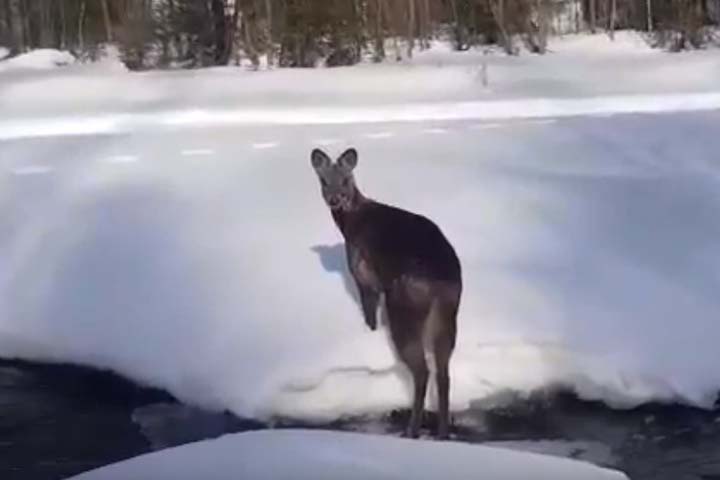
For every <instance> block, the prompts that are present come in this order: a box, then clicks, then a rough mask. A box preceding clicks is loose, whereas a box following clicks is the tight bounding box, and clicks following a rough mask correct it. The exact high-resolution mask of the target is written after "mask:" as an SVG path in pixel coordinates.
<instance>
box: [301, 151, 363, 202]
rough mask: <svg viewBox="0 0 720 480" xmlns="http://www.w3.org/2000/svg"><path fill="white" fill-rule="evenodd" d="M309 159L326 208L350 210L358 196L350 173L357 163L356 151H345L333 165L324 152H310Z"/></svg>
mask: <svg viewBox="0 0 720 480" xmlns="http://www.w3.org/2000/svg"><path fill="white" fill-rule="evenodd" d="M310 159H311V161H312V166H313V168H314V169H315V173H317V176H318V179H319V180H320V188H321V189H322V195H323V198H324V199H325V203H327V206H328V207H330V209H331V210H349V209H350V208H352V206H353V202H354V201H355V200H356V198H357V195H358V191H357V187H356V186H355V178H354V177H353V173H352V172H353V169H354V168H355V166H356V165H357V162H358V154H357V150H355V149H354V148H349V149H347V150H345V152H344V153H343V154H342V155H340V157H338V159H337V161H336V162H335V163H333V161H332V160H331V159H330V157H328V156H327V154H326V153H325V152H323V151H322V150H320V149H317V148H316V149H315V150H313V151H312V154H311V155H310Z"/></svg>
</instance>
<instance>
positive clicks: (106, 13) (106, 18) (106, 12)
mask: <svg viewBox="0 0 720 480" xmlns="http://www.w3.org/2000/svg"><path fill="white" fill-rule="evenodd" d="M100 5H101V6H102V13H103V25H104V26H105V40H106V41H107V43H112V42H113V32H112V25H111V24H110V8H109V7H108V3H107V0H100Z"/></svg>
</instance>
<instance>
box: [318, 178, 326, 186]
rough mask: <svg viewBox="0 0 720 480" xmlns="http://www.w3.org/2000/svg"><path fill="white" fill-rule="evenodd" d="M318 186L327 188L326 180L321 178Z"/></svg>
mask: <svg viewBox="0 0 720 480" xmlns="http://www.w3.org/2000/svg"><path fill="white" fill-rule="evenodd" d="M320 185H322V186H323V187H327V186H328V183H327V180H325V179H324V178H321V179H320Z"/></svg>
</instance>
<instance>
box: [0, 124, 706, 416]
mask: <svg viewBox="0 0 720 480" xmlns="http://www.w3.org/2000/svg"><path fill="white" fill-rule="evenodd" d="M717 125H718V113H717V112H706V113H702V114H701V113H694V114H669V115H648V116H618V117H614V118H612V119H606V118H591V119H582V118H568V119H564V120H559V121H557V122H556V123H544V124H538V123H532V122H526V123H521V122H516V123H512V122H508V123H505V124H503V123H498V124H463V123H457V124H447V125H445V124H440V125H438V124H436V123H433V124H417V125H416V124H412V125H408V124H382V125H376V124H372V125H365V124H360V125H323V126H314V127H293V128H289V127H281V128H278V127H264V128H250V127H247V128H214V129H197V130H193V129H183V130H179V131H173V130H168V131H165V132H153V133H152V134H141V133H137V134H134V135H126V136H100V137H87V138H86V137H79V138H78V137H73V138H52V139H43V140H33V141H12V142H4V143H2V144H0V149H1V151H0V161H2V164H1V165H2V166H3V168H4V169H5V170H4V171H3V173H4V174H3V175H2V176H1V177H0V182H2V184H0V186H1V187H2V188H0V226H2V229H0V232H2V233H1V234H0V251H2V252H4V253H3V256H2V268H0V355H2V356H4V357H13V356H18V357H22V358H28V359H40V360H51V361H72V362H79V363H85V364H89V365H95V366H98V367H104V368H111V369H113V370H115V371H118V372H120V373H122V374H124V375H127V376H129V377H131V378H133V379H135V380H137V381H140V382H144V383H148V384H151V385H155V386H158V387H161V388H166V389H168V390H169V391H170V392H172V393H173V394H174V395H176V396H177V397H178V398H180V399H181V400H183V401H185V402H187V403H190V404H193V405H198V406H201V407H205V408H214V409H220V410H222V409H228V410H231V411H233V412H235V413H236V414H238V415H240V416H245V417H259V418H268V417H271V416H273V415H284V416H293V417H301V418H306V419H320V420H328V419H333V418H337V417H339V416H342V415H353V414H366V413H376V412H386V411H388V410H389V409H392V408H398V407H406V406H407V405H408V402H409V398H410V392H409V390H408V388H409V385H408V383H407V375H406V373H405V371H404V370H403V369H402V368H397V366H396V361H395V358H394V355H393V352H392V350H391V348H390V346H389V343H388V341H387V338H386V336H385V330H384V329H381V330H379V331H377V332H370V331H368V330H367V329H366V327H365V325H364V323H363V321H362V318H361V314H360V310H359V307H358V305H357V302H356V296H355V295H356V294H355V290H354V287H353V286H352V284H351V283H350V280H349V277H348V274H347V270H346V266H345V265H346V264H345V258H344V250H343V247H342V243H341V237H340V235H339V233H338V232H337V229H336V228H335V226H334V225H333V223H332V221H331V218H330V216H329V214H328V212H327V211H326V209H325V207H324V205H323V203H322V200H321V198H320V194H319V192H318V185H317V180H316V178H314V176H313V175H314V173H313V172H312V169H311V168H310V166H309V160H308V155H309V152H310V150H311V148H313V147H314V146H317V145H318V144H321V143H332V146H331V147H328V148H329V150H330V152H331V153H333V154H337V153H339V152H340V151H341V150H342V148H343V147H344V146H346V145H348V144H352V145H354V146H356V147H357V148H358V149H359V151H360V166H359V167H358V181H359V183H360V185H361V187H362V188H363V189H364V190H365V192H366V193H367V194H368V195H370V196H372V197H375V198H378V199H380V200H383V201H386V202H389V203H392V204H396V205H400V206H402V207H405V208H408V209H411V210H415V211H418V212H421V213H424V214H426V215H428V216H430V217H431V218H433V219H434V220H436V221H437V222H438V224H439V225H441V226H442V228H443V229H444V231H445V232H446V233H447V235H448V237H449V238H450V239H451V240H452V241H453V243H454V245H455V246H456V248H457V250H458V252H459V254H460V257H461V260H462V262H463V271H464V280H465V295H464V298H463V302H462V306H461V311H460V319H459V322H460V324H459V332H460V333H459V338H458V346H457V350H456V352H455V355H454V356H453V361H452V371H451V375H452V378H453V384H452V385H453V386H452V407H453V409H454V410H456V411H457V410H464V409H467V408H469V407H473V406H479V407H483V406H485V405H488V404H491V403H492V401H493V400H495V399H497V397H502V395H503V393H504V392H506V391H507V390H513V391H517V392H520V394H526V393H528V392H532V391H534V390H536V389H543V388H548V387H552V386H555V385H558V384H559V385H564V386H568V387H569V388H572V389H575V390H576V391H577V392H578V393H579V394H580V395H581V396H583V397H584V398H588V399H598V400H603V401H605V402H607V403H608V404H610V405H613V406H619V407H627V406H634V405H637V404H638V403H642V402H646V401H651V400H660V401H682V402H686V403H689V404H692V405H698V406H702V407H710V406H712V404H713V401H714V399H715V394H716V392H717V389H718V387H719V386H720V370H719V369H718V368H717V365H718V364H720V350H718V349H717V345H716V342H717V338H720V323H719V322H717V321H716V319H717V312H718V311H720V296H718V295H717V292H718V291H719V290H720V276H718V272H720V244H718V242H717V238H720V216H719V215H717V212H718V211H720V195H718V192H719V191H720V187H719V185H718V182H720V169H719V167H718V163H717V152H716V148H715V145H716V144H717V141H716V139H717V128H716V126H717ZM431 127H432V128H431ZM436 127H437V128H436ZM333 142H334V143H333ZM429 398H430V399H431V402H430V406H431V407H432V406H433V405H434V395H433V394H432V393H431V394H430V397H429Z"/></svg>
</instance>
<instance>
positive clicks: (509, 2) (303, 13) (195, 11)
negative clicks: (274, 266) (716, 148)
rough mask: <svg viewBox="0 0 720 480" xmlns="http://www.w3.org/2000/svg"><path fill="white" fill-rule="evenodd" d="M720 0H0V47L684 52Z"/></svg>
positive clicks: (218, 52)
mask: <svg viewBox="0 0 720 480" xmlns="http://www.w3.org/2000/svg"><path fill="white" fill-rule="evenodd" d="M719 20H720V0H52V1H50V0H0V46H5V47H7V48H8V49H9V52H10V55H17V54H20V53H23V52H26V51H29V50H32V49H38V48H55V49H60V50H67V51H70V52H71V53H73V54H74V55H75V56H76V57H78V58H80V59H83V60H85V59H86V60H93V59H95V58H97V57H98V56H100V55H102V52H103V49H104V48H105V47H106V46H107V45H116V46H117V47H118V49H119V51H120V54H121V58H122V60H123V62H124V63H125V64H126V65H127V66H128V67H129V68H131V69H135V70H145V69H156V68H197V67H206V66H214V65H229V64H238V63H239V62H240V61H241V60H243V59H244V60H245V61H248V62H249V63H250V64H251V65H252V66H254V67H256V68H257V67H259V66H260V65H261V64H264V65H268V66H280V67H304V68H311V67H316V66H320V65H324V66H328V67H333V66H343V65H352V64H355V63H358V62H359V61H361V60H362V59H364V58H367V59H370V60H372V61H375V62H381V61H384V60H390V61H401V60H403V59H405V58H410V57H412V56H413V53H414V52H416V51H417V50H422V49H426V48H429V46H430V45H431V43H432V42H433V41H436V40H441V41H447V42H450V43H451V44H452V46H453V48H454V49H456V50H459V51H462V50H467V49H470V48H475V47H479V46H484V47H487V48H491V47H496V48H499V49H502V50H503V51H505V52H506V53H507V54H510V55H514V54H518V53H519V52H520V51H522V50H523V49H525V50H527V51H530V52H533V53H538V54H543V53H545V52H546V50H547V44H548V38H549V37H550V36H552V35H560V34H568V33H579V32H591V33H595V32H599V31H601V32H607V34H608V35H609V36H610V37H611V38H612V35H613V34H614V32H615V31H616V30H619V29H632V30H637V31H641V32H645V34H646V38H647V39H648V43H649V44H650V45H651V46H653V47H657V48H665V49H668V50H671V51H679V50H684V49H692V48H703V47H705V46H706V45H708V44H710V43H714V42H716V41H717V40H718V29H717V26H718V24H719Z"/></svg>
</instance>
